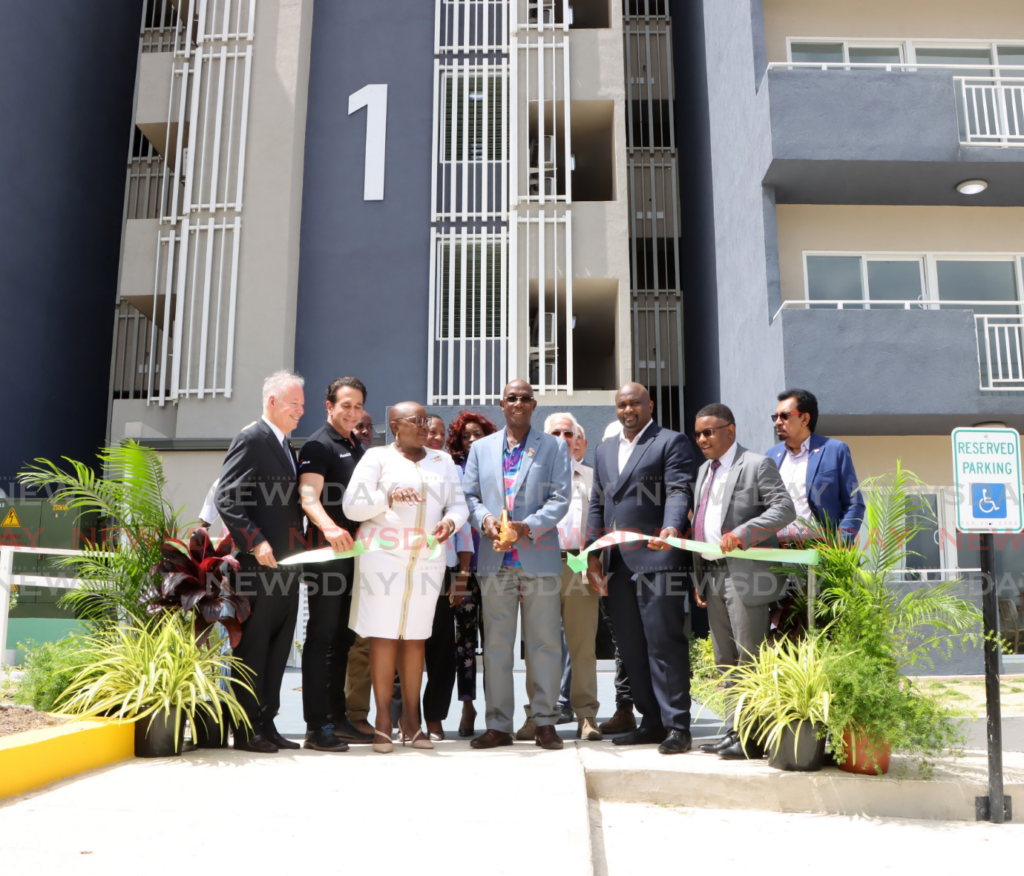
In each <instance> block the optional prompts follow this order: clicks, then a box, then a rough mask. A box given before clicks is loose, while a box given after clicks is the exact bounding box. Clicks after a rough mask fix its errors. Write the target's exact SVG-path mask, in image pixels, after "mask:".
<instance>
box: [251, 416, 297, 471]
mask: <svg viewBox="0 0 1024 876" xmlns="http://www.w3.org/2000/svg"><path fill="white" fill-rule="evenodd" d="M260 419H261V420H263V422H264V423H266V424H267V425H268V426H270V429H271V431H272V432H273V433H274V435H275V436H276V437H277V443H278V444H280V445H281V449H282V450H283V451H284V455H285V456H287V457H288V461H289V462H290V463H291V464H292V471H293V472H294V471H295V457H293V456H292V452H291V450H289V449H288V444H287V438H285V434H284V432H282V431H281V430H280V429H278V428H277V426H275V425H274V424H273V423H271V422H270V420H268V419H267V418H266V416H262V417H260Z"/></svg>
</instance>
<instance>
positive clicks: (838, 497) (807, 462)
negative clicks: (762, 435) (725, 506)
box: [766, 389, 864, 544]
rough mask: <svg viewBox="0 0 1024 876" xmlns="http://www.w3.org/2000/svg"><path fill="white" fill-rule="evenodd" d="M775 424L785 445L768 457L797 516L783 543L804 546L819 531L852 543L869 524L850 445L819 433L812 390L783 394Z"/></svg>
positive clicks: (776, 409) (773, 420)
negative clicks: (864, 526)
mask: <svg viewBox="0 0 1024 876" xmlns="http://www.w3.org/2000/svg"><path fill="white" fill-rule="evenodd" d="M772 422H773V423H774V424H775V432H776V434H777V435H778V436H779V438H780V442H779V443H778V444H776V445H775V446H774V447H773V448H771V450H769V451H768V453H767V454H766V456H767V457H768V458H769V459H770V460H772V462H774V463H775V464H776V465H777V466H778V467H779V473H780V474H781V475H782V480H783V481H784V482H785V484H786V488H787V489H788V490H789V495H790V496H791V497H792V499H793V504H794V505H795V506H796V516H797V519H796V521H795V522H794V523H791V524H790V525H789V526H787V527H786V528H785V530H783V531H782V532H780V533H779V538H780V539H781V540H782V541H783V542H794V543H801V542H803V541H805V540H806V539H807V536H808V535H810V534H811V530H813V529H817V530H819V531H821V532H822V533H835V532H836V531H838V532H839V534H840V536H841V537H842V539H843V541H845V542H846V543H847V544H851V543H852V542H853V541H854V540H855V539H856V538H857V533H858V531H859V530H860V525H861V521H862V520H863V519H864V500H863V498H861V494H860V491H859V490H858V489H857V472H856V471H855V470H854V467H853V457H852V456H851V455H850V447H849V445H847V444H846V443H845V442H843V441H837V440H836V439H835V438H826V437H824V436H823V435H819V434H818V433H817V432H815V431H814V430H815V427H816V426H817V425H818V400H817V399H816V398H815V397H814V395H813V394H812V393H810V392H808V391H807V390H806V389H787V390H786V391H785V392H781V393H779V404H778V407H776V408H775V413H774V414H772Z"/></svg>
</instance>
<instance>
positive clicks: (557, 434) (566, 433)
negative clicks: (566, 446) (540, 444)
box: [548, 429, 576, 438]
mask: <svg viewBox="0 0 1024 876" xmlns="http://www.w3.org/2000/svg"><path fill="white" fill-rule="evenodd" d="M548 434H549V435H554V436H555V437H556V438H561V437H562V436H563V435H564V436H565V437H566V438H568V437H569V436H570V435H575V434H576V433H575V432H573V430H572V429H555V431H554V432H548Z"/></svg>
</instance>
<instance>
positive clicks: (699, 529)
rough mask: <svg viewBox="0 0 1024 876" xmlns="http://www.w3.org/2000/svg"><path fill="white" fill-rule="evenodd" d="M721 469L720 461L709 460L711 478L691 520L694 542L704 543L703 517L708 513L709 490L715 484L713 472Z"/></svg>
mask: <svg viewBox="0 0 1024 876" xmlns="http://www.w3.org/2000/svg"><path fill="white" fill-rule="evenodd" d="M721 467H722V463H721V460H718V459H713V460H711V477H709V478H708V483H707V487H705V489H704V495H703V497H702V498H701V500H700V506H699V507H698V508H697V516H696V517H694V518H693V538H694V540H695V541H704V515H705V514H707V511H708V499H709V498H711V488H712V487H713V486H714V484H715V472H717V471H718V470H719V469H720V468H721Z"/></svg>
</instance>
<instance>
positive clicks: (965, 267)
mask: <svg viewBox="0 0 1024 876" xmlns="http://www.w3.org/2000/svg"><path fill="white" fill-rule="evenodd" d="M937 268H938V274H939V300H940V301H1016V300H1017V279H1016V272H1015V271H1014V263H1013V262H1010V261H1006V262H996V261H992V262H953V261H940V262H938V265H937ZM969 306H970V305H965V307H969ZM954 307H955V305H954ZM957 309H959V308H957ZM971 309H973V310H974V311H975V312H977V313H1014V312H1016V308H1014V307H983V308H978V307H973V308H971Z"/></svg>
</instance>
